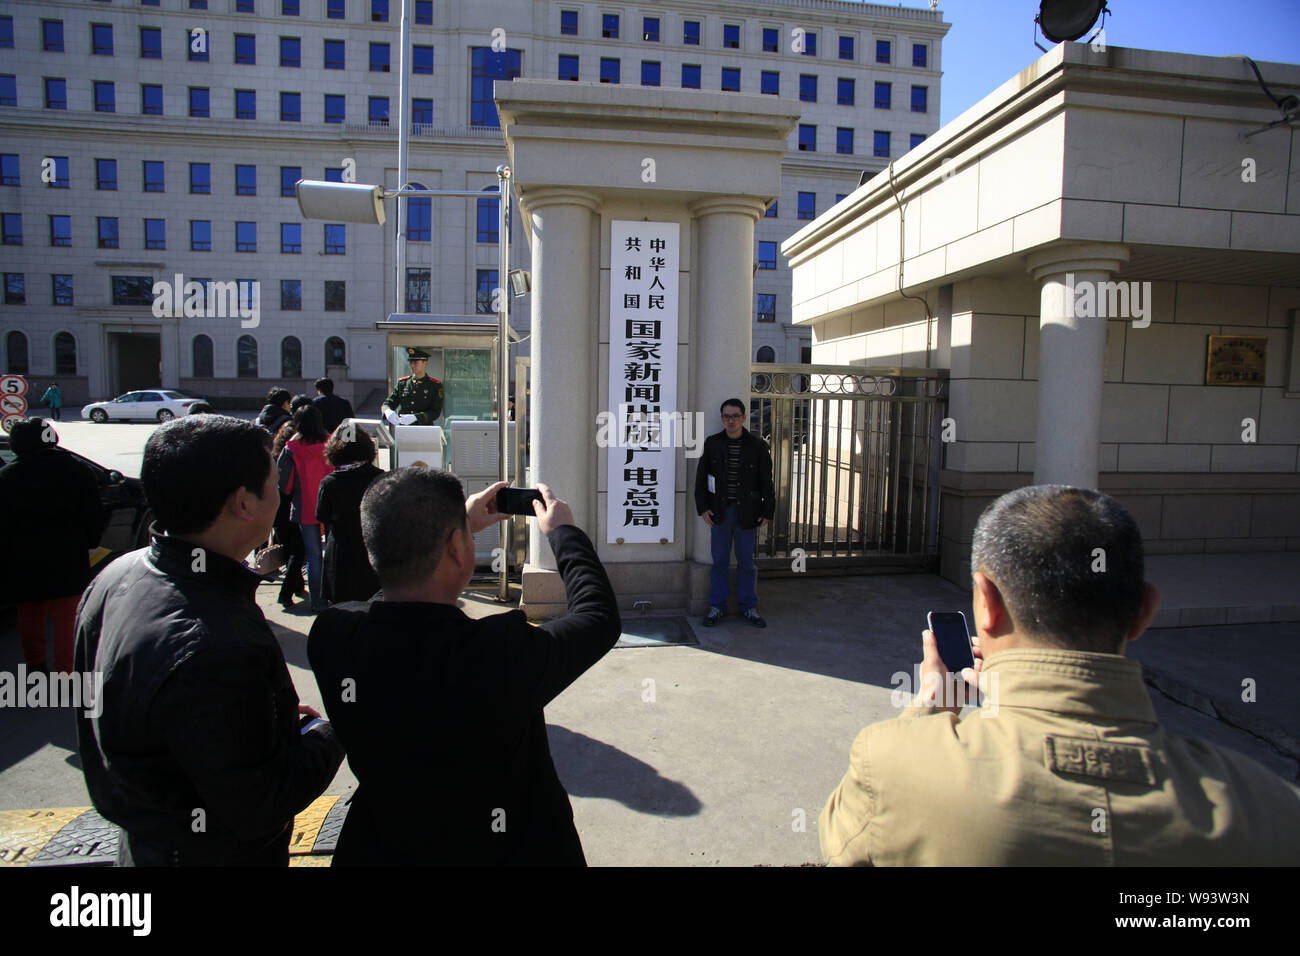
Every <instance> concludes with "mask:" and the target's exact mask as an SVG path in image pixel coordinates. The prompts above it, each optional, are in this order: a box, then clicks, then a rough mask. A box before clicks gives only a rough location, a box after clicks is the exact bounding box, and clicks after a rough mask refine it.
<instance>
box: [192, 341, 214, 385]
mask: <svg viewBox="0 0 1300 956" xmlns="http://www.w3.org/2000/svg"><path fill="white" fill-rule="evenodd" d="M190 361H191V364H192V365H193V373H194V377H195V378H212V339H210V338H208V337H207V336H206V335H196V336H194V341H193V342H191V343H190Z"/></svg>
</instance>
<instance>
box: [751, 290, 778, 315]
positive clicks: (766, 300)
mask: <svg viewBox="0 0 1300 956" xmlns="http://www.w3.org/2000/svg"><path fill="white" fill-rule="evenodd" d="M755 299H756V300H757V302H756V303H755V311H756V312H757V313H758V316H757V318H758V321H760V322H775V321H776V295H775V293H772V292H760V293H758V294H757V295H756V296H755Z"/></svg>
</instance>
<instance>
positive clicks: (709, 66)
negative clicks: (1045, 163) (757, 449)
mask: <svg viewBox="0 0 1300 956" xmlns="http://www.w3.org/2000/svg"><path fill="white" fill-rule="evenodd" d="M410 2H411V4H412V6H411V11H412V19H411V50H410V59H409V68H410V73H411V79H410V102H409V103H406V104H402V105H403V106H405V107H406V108H407V110H408V111H409V112H408V114H407V115H408V119H409V122H410V124H411V127H410V128H411V133H412V136H411V148H410V162H409V167H410V169H409V174H408V181H410V182H411V183H418V184H421V185H423V186H426V187H428V188H432V189H482V190H483V191H484V197H483V198H482V199H478V200H473V199H436V200H429V199H425V200H420V201H412V202H411V205H410V210H409V216H408V218H407V228H408V243H407V268H406V276H405V280H404V282H403V283H402V286H403V288H402V301H401V302H400V303H399V302H397V301H396V293H397V290H398V279H397V276H396V254H395V232H394V223H395V217H393V216H392V215H391V214H390V217H389V221H388V223H387V224H386V225H385V226H384V227H382V228H381V227H377V226H358V225H342V224H334V223H326V222H316V221H303V219H302V217H301V215H300V213H299V209H298V206H297V203H296V201H295V198H294V190H293V185H294V183H295V182H296V181H297V180H298V179H299V178H308V179H312V178H315V179H321V178H325V179H339V180H355V181H357V182H371V183H384V184H385V185H387V186H390V187H395V186H396V185H397V170H396V166H397V127H396V123H397V122H398V104H397V102H396V101H397V97H398V72H399V50H398V47H399V45H400V40H399V21H400V17H401V4H400V0H42V2H40V3H36V2H28V0H15V2H12V3H10V4H7V5H6V6H5V8H4V13H3V14H0V130H2V131H3V137H2V139H3V146H0V152H2V153H3V159H2V160H0V162H2V163H3V169H2V171H0V172H2V174H3V175H2V176H0V183H2V185H0V214H2V215H3V246H2V247H0V256H2V257H3V272H4V282H5V294H4V302H3V305H0V349H2V350H3V357H2V360H0V366H2V367H3V368H4V369H5V370H8V371H18V372H24V373H26V374H28V375H29V376H30V377H31V378H33V379H35V380H36V382H37V384H38V386H39V387H42V388H43V386H44V383H45V381H46V380H48V379H57V380H58V381H59V382H60V383H61V385H62V386H63V388H64V392H65V395H66V396H67V400H68V401H69V402H73V403H75V402H79V401H83V400H86V399H98V398H104V397H107V396H111V395H113V394H116V393H118V392H120V391H124V390H126V389H129V388H138V387H145V386H151V385H158V384H162V385H179V386H180V387H182V388H186V389H189V390H192V391H194V392H196V393H201V394H204V395H207V396H208V397H210V398H213V399H216V400H218V403H219V404H220V400H221V399H222V398H230V397H236V396H240V397H254V396H257V395H260V394H262V393H264V391H265V389H266V388H267V387H268V386H269V385H271V384H274V383H285V384H286V385H288V387H290V388H293V389H303V388H304V386H305V384H306V383H307V382H309V381H310V380H311V379H312V378H314V377H316V376H317V375H320V374H322V373H324V372H326V371H327V370H328V372H329V373H330V374H331V375H332V376H333V377H334V378H335V379H336V380H338V381H339V382H340V391H341V392H343V393H344V394H349V395H350V396H351V397H352V398H353V400H354V402H358V403H364V402H366V401H367V400H368V399H370V400H373V399H374V398H375V396H376V395H377V393H379V392H381V391H383V390H385V389H386V388H387V381H386V380H387V378H388V375H389V371H390V368H391V366H392V364H393V361H392V357H391V356H389V355H388V354H387V352H388V351H389V349H388V348H387V346H386V342H387V339H386V336H385V335H384V333H382V332H380V331H378V330H377V329H376V322H378V321H381V320H384V319H386V318H387V317H388V315H389V313H391V312H395V311H396V312H403V313H407V314H418V313H428V314H430V315H466V314H474V313H476V312H489V311H491V309H492V294H491V293H492V290H493V289H494V288H495V287H497V285H498V284H499V281H500V277H499V276H498V275H497V218H496V198H495V192H494V190H495V183H496V175H495V169H496V167H497V165H498V164H500V163H502V162H504V161H505V158H506V156H505V149H504V144H503V140H502V136H501V132H500V130H499V129H498V128H497V126H498V119H497V113H496V109H495V106H494V103H493V100H492V88H493V84H494V81H502V80H508V79H511V78H513V77H516V76H534V77H542V78H551V79H554V78H558V79H566V80H573V81H577V82H593V83H594V82H603V83H626V84H637V85H641V86H663V87H669V88H673V87H685V88H697V89H701V90H724V91H725V90H736V91H741V92H746V93H765V94H770V95H772V96H778V97H784V98H786V99H788V100H797V101H798V102H799V103H800V107H801V109H802V111H803V114H802V117H801V120H800V124H799V127H798V129H797V130H796V131H795V132H794V134H792V136H791V140H790V151H789V155H788V157H787V159H786V161H785V167H784V168H785V174H784V181H783V185H782V191H781V196H780V198H779V200H778V201H777V202H776V203H774V204H773V206H772V207H771V208H770V209H769V210H768V215H767V218H765V219H763V220H761V221H760V222H759V224H758V227H757V229H756V236H757V238H756V248H755V251H754V253H755V255H754V257H755V281H754V287H755V292H756V295H755V301H754V303H753V307H754V335H753V347H754V359H755V360H757V361H800V360H807V359H808V355H809V348H808V346H809V344H810V343H809V341H808V338H807V336H808V334H809V331H808V329H806V328H795V327H792V326H791V325H790V274H789V271H788V269H787V268H786V266H785V264H784V262H783V260H782V259H781V257H780V255H779V253H778V251H777V250H778V247H779V244H780V242H781V241H782V240H783V239H785V238H786V237H787V236H789V235H790V234H791V233H793V232H794V231H795V230H796V229H797V228H798V227H799V226H800V225H802V224H803V222H804V221H805V220H809V219H812V218H813V217H814V216H816V215H818V214H820V213H822V212H825V211H826V209H827V208H829V207H830V206H831V205H832V204H833V203H835V202H836V201H838V199H839V198H841V197H842V196H844V195H845V194H847V193H849V192H851V191H852V190H853V188H854V187H855V186H856V185H857V184H858V182H859V179H860V177H861V176H862V175H863V173H864V171H865V172H867V173H869V174H872V173H875V172H878V171H879V170H881V169H883V168H884V167H885V165H886V164H887V163H888V162H889V160H890V158H893V157H897V156H901V155H902V154H903V153H905V152H907V150H909V149H910V148H912V147H913V146H915V145H916V143H918V142H919V141H920V140H922V139H924V138H925V136H926V135H928V134H929V133H931V132H933V131H934V130H936V129H937V128H938V125H939V76H940V68H941V56H940V43H941V40H942V38H943V35H944V33H945V32H946V31H947V29H948V24H946V23H944V22H943V20H942V16H941V14H939V13H937V12H934V11H930V10H918V9H908V8H902V7H886V6H877V5H871V4H862V3H852V2H840V0H799V2H787V3H778V2H763V0H759V2H755V3H751V4H748V5H746V6H744V7H737V6H735V5H732V4H726V3H720V2H716V0H664V2H656V3H641V4H629V3H617V2H615V3H597V2H563V0H562V2H553V0H452V2H442V0H438V2H433V0H410ZM574 161H575V162H581V161H582V158H581V157H576V156H575V157H574ZM725 175H726V170H719V176H720V177H725ZM511 232H512V237H511V240H510V241H511V257H512V264H518V265H520V266H522V267H524V268H527V266H528V245H527V242H526V236H524V235H523V233H524V230H523V229H522V228H519V227H518V226H516V227H515V228H512V230H511ZM177 276H181V277H183V279H182V285H181V286H180V287H179V288H178V290H177V292H178V293H179V300H178V301H177V302H176V303H174V308H173V309H172V310H170V311H166V310H162V309H157V308H155V307H154V305H153V304H152V303H151V300H150V294H151V290H152V289H153V285H154V283H155V282H159V281H168V282H174V280H175V278H176V277H177ZM187 282H199V283H200V284H201V285H205V286H206V288H207V298H206V301H205V300H204V298H203V296H202V295H200V293H199V292H198V287H197V286H193V287H191V289H190V291H191V292H192V293H193V295H192V296H191V297H190V298H191V302H190V305H191V308H190V309H189V310H188V311H189V312H191V314H189V315H187V314H185V313H186V311H187V309H186V308H185V296H184V293H185V286H184V283H187ZM231 282H239V283H241V285H240V286H238V289H239V304H240V305H241V306H242V307H243V314H242V316H241V315H240V314H234V315H229V316H226V317H223V316H222V315H209V314H208V313H212V312H217V313H222V312H224V311H228V310H223V309H221V308H219V307H218V306H220V305H221V304H222V302H223V301H224V296H222V295H220V294H219V292H220V289H221V288H222V284H223V283H231ZM208 283H214V284H215V288H216V289H217V290H218V294H213V286H212V285H207V284H208ZM253 283H257V285H256V286H254V285H253ZM214 300H216V301H215V302H214ZM519 301H521V302H524V301H526V300H519ZM254 306H256V308H255V309H254ZM159 311H165V313H166V314H163V315H161V316H160V315H157V314H156V313H157V312H159ZM193 313H200V314H193ZM512 321H513V323H514V324H515V325H516V326H517V327H518V328H520V329H521V330H523V329H526V327H527V325H528V321H529V320H528V312H527V309H526V307H525V308H516V311H515V313H514V316H513V319H512ZM525 348H526V345H525ZM431 371H435V372H436V370H434V369H431Z"/></svg>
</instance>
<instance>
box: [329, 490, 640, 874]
mask: <svg viewBox="0 0 1300 956" xmlns="http://www.w3.org/2000/svg"><path fill="white" fill-rule="evenodd" d="M504 487H505V483H504V482H501V483H499V484H495V485H493V486H491V487H490V488H487V489H485V490H484V491H481V492H479V493H478V494H476V495H474V496H472V497H471V498H470V499H469V501H468V502H467V501H466V500H465V496H464V493H463V491H462V490H461V486H460V482H459V481H457V480H456V478H455V476H453V475H450V474H447V473H446V472H442V471H437V470H434V469H427V468H421V467H412V468H403V469H401V470H400V471H396V472H391V473H389V474H388V475H386V476H384V477H383V478H379V479H377V480H376V481H375V482H374V483H373V484H371V486H370V488H369V489H368V490H367V491H366V494H365V497H364V498H363V499H362V503H361V528H362V534H363V536H364V538H365V543H366V550H367V551H368V552H369V554H370V563H371V565H372V566H373V567H374V569H375V572H376V574H378V576H379V582H380V584H381V585H382V586H383V595H382V600H380V599H375V600H372V601H370V602H369V603H352V604H340V605H336V606H335V607H333V608H330V609H329V610H327V611H325V612H324V613H322V614H321V615H320V617H318V618H317V619H316V623H315V625H314V626H313V627H312V629H311V635H310V637H309V638H308V641H307V655H308V657H309V658H310V660H311V665H312V670H313V671H315V673H316V682H317V684H318V685H319V686H320V689H321V695H322V697H323V699H324V701H325V709H326V711H327V712H328V713H329V715H330V718H331V719H332V720H333V721H334V724H335V726H336V727H337V728H338V732H339V735H340V736H341V737H342V738H343V742H344V744H345V745H346V746H347V749H348V756H349V763H350V764H351V767H352V771H353V773H355V774H356V776H357V781H358V787H357V792H356V794H355V795H354V796H353V798H352V804H351V806H350V807H349V809H348V816H347V819H346V820H345V821H344V824H343V830H342V832H341V833H340V834H339V841H338V847H337V849H336V850H335V853H334V864H335V865H354V864H399V863H405V864H410V863H413V862H420V863H431V864H443V865H480V866H481V865H502V864H534V865H538V864H547V865H565V864H567V865H576V866H582V865H585V864H586V858H585V857H584V856H583V853H582V842H581V840H580V839H579V838H578V831H577V829H576V828H575V827H574V825H573V808H572V806H571V805H570V803H569V796H568V794H567V793H566V792H565V789H564V786H563V785H562V784H561V783H560V779H559V777H558V776H557V775H556V773H555V765H554V763H553V762H552V760H551V751H550V746H549V744H548V742H547V738H546V718H545V715H544V714H543V712H542V710H543V708H544V707H545V706H546V705H547V704H548V703H549V702H550V701H551V700H552V699H554V698H555V697H557V696H558V695H559V694H560V693H561V692H562V691H563V690H564V689H565V688H566V687H568V686H569V684H571V683H572V682H573V681H575V680H576V679H577V678H578V677H579V676H580V675H581V674H582V673H583V672H584V671H586V670H587V668H589V667H591V665H592V664H594V663H595V662H596V661H598V660H599V659H600V658H601V657H602V656H604V654H605V653H606V652H607V651H608V650H609V649H610V648H611V647H613V645H614V643H615V642H616V641H617V640H618V636H619V633H620V630H621V627H622V624H621V621H620V619H619V613H618V606H617V604H616V603H615V599H614V592H613V589H612V588H611V587H610V583H609V578H608V577H606V575H605V569H604V568H603V567H602V566H601V563H600V559H599V558H597V557H596V551H595V548H594V547H593V546H592V544H591V541H590V540H589V539H588V538H587V536H586V535H585V534H583V533H582V532H581V531H580V530H579V529H578V528H576V527H574V525H573V514H572V512H571V511H570V510H569V506H568V505H567V504H565V503H564V502H563V501H560V500H558V499H556V497H555V496H554V495H553V494H552V493H551V490H550V489H549V488H547V487H546V485H539V486H538V487H539V489H540V490H541V492H542V496H543V498H544V504H543V502H534V504H533V508H534V510H535V512H536V514H537V518H538V527H539V529H540V530H541V531H542V533H543V534H545V535H547V538H548V540H549V541H550V544H551V549H552V550H553V551H554V553H555V559H556V563H557V564H558V566H559V571H560V574H561V575H562V576H563V578H564V589H565V593H566V595H567V597H568V613H567V614H566V615H565V616H564V617H561V618H559V619H557V620H554V621H548V622H547V623H545V624H542V625H541V626H536V625H533V624H530V623H529V622H528V620H527V618H526V617H525V616H524V614H523V612H522V611H517V610H516V611H509V612H507V613H504V614H494V615H492V616H490V617H485V618H478V619H474V618H470V617H467V616H466V615H465V613H464V612H463V611H461V610H460V609H459V608H457V607H456V599H457V596H458V595H459V594H460V592H461V591H462V590H463V589H464V587H465V585H467V584H468V583H469V579H470V577H471V575H472V574H473V572H474V539H473V537H472V535H474V534H475V533H477V532H478V531H481V530H483V529H484V528H487V527H490V526H491V525H492V524H493V523H494V522H495V521H498V520H500V519H501V518H502V517H504V516H503V515H501V514H499V513H498V512H497V510H496V505H495V502H496V493H497V491H498V490H499V489H501V488H504ZM413 799H418V800H419V802H420V812H421V815H422V816H423V817H424V818H425V819H426V820H430V821H432V822H433V823H432V825H433V827H434V829H433V830H432V831H431V832H429V833H428V834H427V836H428V840H427V841H426V848H427V852H423V853H421V855H420V857H419V858H418V859H416V858H413V857H412V855H411V849H410V846H409V841H408V840H406V839H404V837H403V831H404V830H405V829H406V828H405V826H404V824H403V820H404V819H405V818H406V817H407V815H408V811H409V808H410V804H411V800H413Z"/></svg>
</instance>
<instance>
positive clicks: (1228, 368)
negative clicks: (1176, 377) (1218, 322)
mask: <svg viewBox="0 0 1300 956" xmlns="http://www.w3.org/2000/svg"><path fill="white" fill-rule="evenodd" d="M1208 338H1209V340H1210V341H1209V347H1208V348H1207V350H1206V355H1205V384H1206V385H1263V384H1264V369H1265V366H1266V364H1267V362H1266V360H1267V358H1268V336H1265V335H1211V336H1209V337H1208Z"/></svg>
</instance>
